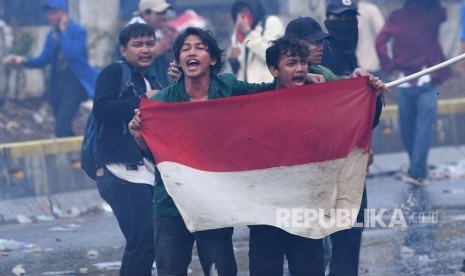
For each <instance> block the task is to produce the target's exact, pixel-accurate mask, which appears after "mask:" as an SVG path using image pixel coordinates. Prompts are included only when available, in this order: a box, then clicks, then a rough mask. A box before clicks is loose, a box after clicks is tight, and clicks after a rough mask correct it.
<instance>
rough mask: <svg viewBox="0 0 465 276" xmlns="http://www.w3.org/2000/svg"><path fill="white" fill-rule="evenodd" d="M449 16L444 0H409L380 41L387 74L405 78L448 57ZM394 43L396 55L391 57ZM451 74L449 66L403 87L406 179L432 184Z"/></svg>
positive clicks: (378, 47) (401, 112)
mask: <svg viewBox="0 0 465 276" xmlns="http://www.w3.org/2000/svg"><path fill="white" fill-rule="evenodd" d="M446 18H447V13H446V10H445V9H444V8H443V7H442V6H441V4H440V2H439V0H415V1H413V0H408V1H407V2H406V3H405V4H404V6H403V7H402V8H401V9H398V10H396V11H394V12H392V13H391V14H390V15H389V17H388V19H387V21H386V24H385V25H384V26H383V28H382V30H381V32H380V34H379V35H378V37H377V39H376V50H377V52H378V56H379V59H380V61H381V66H382V69H383V72H385V73H386V74H390V75H392V76H394V77H395V78H400V77H403V76H407V75H410V74H412V73H415V72H418V71H420V70H422V69H425V68H427V67H431V66H433V65H436V64H438V63H440V62H442V61H444V60H445V56H444V52H443V50H442V47H441V44H440V43H439V27H440V25H441V24H442V23H443V22H444V21H445V20H446ZM391 41H392V55H389V52H388V44H389V43H390V42H391ZM450 76H451V71H450V69H449V67H446V68H444V69H441V70H438V71H435V72H433V73H431V74H428V75H425V76H423V77H421V78H419V79H414V80H412V81H410V82H407V83H404V84H401V85H399V87H398V89H397V94H396V96H397V103H398V105H399V125H400V132H401V138H402V142H403V144H404V147H405V150H406V151H407V153H408V156H409V167H408V170H407V172H406V173H405V174H404V175H403V177H402V179H403V180H404V181H405V182H407V183H409V184H412V185H415V186H424V185H425V183H426V182H425V180H426V178H427V177H428V167H427V161H428V151H429V148H430V146H431V139H432V136H433V124H434V123H435V121H436V114H437V101H438V94H439V92H438V86H439V85H440V84H441V83H442V82H444V81H445V80H446V79H447V78H449V77H450Z"/></svg>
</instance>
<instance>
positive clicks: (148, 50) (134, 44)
mask: <svg viewBox="0 0 465 276" xmlns="http://www.w3.org/2000/svg"><path fill="white" fill-rule="evenodd" d="M155 43H156V42H155V37H154V36H143V37H131V38H130V39H129V41H128V43H127V46H121V47H120V50H121V54H122V55H123V57H124V58H125V59H126V61H127V62H128V63H129V64H131V65H132V66H134V67H136V68H139V69H145V68H148V67H149V66H150V65H151V64H152V62H153V60H154V59H155Z"/></svg>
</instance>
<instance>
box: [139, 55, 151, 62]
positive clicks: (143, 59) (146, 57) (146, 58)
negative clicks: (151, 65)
mask: <svg viewBox="0 0 465 276" xmlns="http://www.w3.org/2000/svg"><path fill="white" fill-rule="evenodd" d="M139 60H140V61H142V62H152V56H143V57H140V58H139Z"/></svg>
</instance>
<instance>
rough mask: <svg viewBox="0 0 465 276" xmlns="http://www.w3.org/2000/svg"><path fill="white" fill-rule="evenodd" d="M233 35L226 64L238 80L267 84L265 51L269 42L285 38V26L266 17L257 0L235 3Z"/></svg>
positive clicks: (267, 74)
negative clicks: (281, 37)
mask: <svg viewBox="0 0 465 276" xmlns="http://www.w3.org/2000/svg"><path fill="white" fill-rule="evenodd" d="M231 16H232V19H233V22H234V31H233V34H232V37H231V49H230V51H229V56H228V61H229V64H230V67H231V69H232V71H233V73H234V74H235V75H236V77H237V79H238V80H242V81H246V82H270V81H272V80H273V78H272V76H271V75H270V73H269V72H268V67H267V65H266V61H265V51H266V49H267V48H268V46H269V42H270V41H272V40H274V39H276V38H278V37H279V36H281V35H283V34H284V25H283V23H282V22H281V20H280V19H279V17H277V16H275V15H266V14H265V9H264V7H263V4H262V3H261V2H260V1H259V0H247V1H243V0H238V1H236V2H234V4H233V6H232V8H231Z"/></svg>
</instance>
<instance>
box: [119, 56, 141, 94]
mask: <svg viewBox="0 0 465 276" xmlns="http://www.w3.org/2000/svg"><path fill="white" fill-rule="evenodd" d="M117 62H118V64H119V65H120V66H121V72H122V74H121V85H120V89H119V98H121V96H123V93H124V92H125V91H126V90H128V89H130V88H131V87H132V92H133V93H134V96H135V97H137V96H138V95H137V92H136V90H135V88H134V83H133V82H132V73H131V68H130V67H129V65H128V64H127V63H126V62H125V61H124V60H118V61H117Z"/></svg>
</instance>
